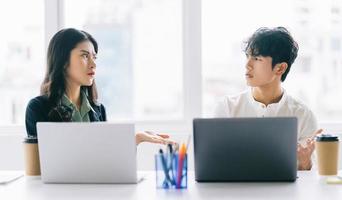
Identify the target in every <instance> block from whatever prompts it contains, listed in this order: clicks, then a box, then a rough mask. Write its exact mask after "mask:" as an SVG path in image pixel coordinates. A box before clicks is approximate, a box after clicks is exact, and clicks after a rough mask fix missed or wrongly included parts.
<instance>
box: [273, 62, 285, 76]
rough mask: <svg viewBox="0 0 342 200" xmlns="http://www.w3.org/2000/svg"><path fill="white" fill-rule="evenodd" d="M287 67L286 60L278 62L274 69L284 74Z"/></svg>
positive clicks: (278, 73)
mask: <svg viewBox="0 0 342 200" xmlns="http://www.w3.org/2000/svg"><path fill="white" fill-rule="evenodd" d="M286 69H287V63H286V62H281V63H278V64H276V66H275V67H274V70H275V73H276V74H277V75H282V74H284V73H285V71H286Z"/></svg>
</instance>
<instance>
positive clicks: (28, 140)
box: [24, 136, 38, 143]
mask: <svg viewBox="0 0 342 200" xmlns="http://www.w3.org/2000/svg"><path fill="white" fill-rule="evenodd" d="M24 142H25V143H38V138H37V137H34V136H28V137H25V138H24Z"/></svg>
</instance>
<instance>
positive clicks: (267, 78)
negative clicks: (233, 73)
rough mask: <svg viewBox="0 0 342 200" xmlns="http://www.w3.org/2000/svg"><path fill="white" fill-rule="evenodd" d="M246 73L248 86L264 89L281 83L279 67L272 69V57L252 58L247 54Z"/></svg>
mask: <svg viewBox="0 0 342 200" xmlns="http://www.w3.org/2000/svg"><path fill="white" fill-rule="evenodd" d="M246 57H247V61H246V73H245V77H246V80H247V85H249V86H251V87H263V86H267V85H270V84H272V83H275V82H276V81H280V76H279V73H277V72H276V71H277V65H276V66H275V67H274V69H272V57H270V56H266V57H264V56H252V55H249V54H246Z"/></svg>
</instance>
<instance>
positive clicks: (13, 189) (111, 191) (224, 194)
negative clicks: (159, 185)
mask: <svg viewBox="0 0 342 200" xmlns="http://www.w3.org/2000/svg"><path fill="white" fill-rule="evenodd" d="M143 173H145V176H144V177H145V179H144V180H143V181H141V182H140V183H139V184H126V185H125V184H44V183H42V181H41V180H40V177H22V178H21V179H19V180H17V181H15V182H12V183H9V184H7V185H0V199H1V200H2V199H4V200H5V199H6V200H11V199H20V200H24V199H25V200H31V199H32V200H41V199H42V200H43V199H44V200H47V199H63V200H68V199H73V200H76V199H82V200H86V199H111V200H113V199H196V200H201V199H291V200H292V199H305V200H307V199H309V200H312V199H342V185H328V184H326V183H325V181H324V179H323V178H322V177H320V176H318V175H317V172H316V171H311V172H299V173H298V177H299V178H298V179H297V181H296V182H294V183H279V182H276V183H197V182H196V181H195V180H194V173H193V172H190V173H189V175H188V176H189V182H188V189H183V190H163V189H156V188H155V174H154V172H152V171H150V172H143Z"/></svg>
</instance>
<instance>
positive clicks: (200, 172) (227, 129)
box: [193, 117, 297, 182]
mask: <svg viewBox="0 0 342 200" xmlns="http://www.w3.org/2000/svg"><path fill="white" fill-rule="evenodd" d="M193 128H194V129H193V130H194V153H195V179H196V181H200V182H201V181H203V182H220V181H221V182H224V181H295V180H296V177H297V118H295V117H282V118H278V117H277V118H211V119H194V121H193Z"/></svg>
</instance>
